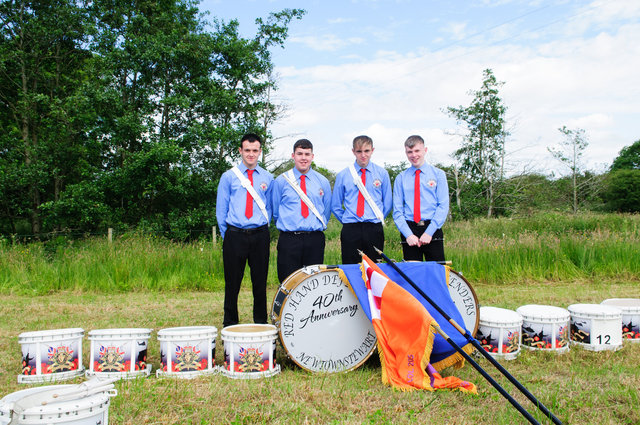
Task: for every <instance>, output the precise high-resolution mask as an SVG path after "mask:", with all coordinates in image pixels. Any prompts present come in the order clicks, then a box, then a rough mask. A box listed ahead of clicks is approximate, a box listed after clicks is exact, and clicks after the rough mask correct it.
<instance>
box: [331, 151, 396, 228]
mask: <svg viewBox="0 0 640 425" xmlns="http://www.w3.org/2000/svg"><path fill="white" fill-rule="evenodd" d="M354 165H355V167H356V170H357V171H358V176H359V177H360V176H361V174H362V172H361V171H360V168H361V167H360V166H359V165H358V163H357V161H356V162H355V163H354ZM350 167H351V166H350ZM365 170H366V183H365V185H364V186H365V188H366V189H367V191H368V192H369V194H370V195H371V198H372V199H373V201H374V202H375V204H376V205H377V206H378V208H380V211H382V215H383V217H386V216H387V215H388V214H389V213H390V212H391V207H392V206H393V203H392V192H391V180H390V179H389V173H388V172H387V170H385V169H384V168H382V167H380V166H379V165H377V164H374V163H373V162H369V165H367V167H366V168H365ZM359 194H360V190H359V189H358V186H356V184H355V183H354V181H353V176H352V175H351V171H349V168H345V169H344V170H342V171H340V172H339V173H338V176H337V177H336V183H335V184H334V185H333V195H332V197H331V211H332V212H333V215H335V216H336V218H337V219H338V220H340V222H341V223H342V224H344V223H358V222H363V221H364V222H370V223H379V222H380V220H378V217H376V215H375V213H374V212H373V210H372V209H371V206H369V203H368V202H367V201H366V199H365V201H364V214H363V216H362V217H358V214H357V213H356V212H357V211H356V210H357V207H358V195H359Z"/></svg>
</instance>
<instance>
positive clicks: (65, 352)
mask: <svg viewBox="0 0 640 425" xmlns="http://www.w3.org/2000/svg"><path fill="white" fill-rule="evenodd" d="M83 336H84V330H83V329H80V328H69V329H55V330H47V331H34V332H23V333H21V334H20V335H19V336H18V342H19V343H20V344H21V345H22V374H21V375H19V376H18V382H19V383H21V384H30V383H36V382H53V381H63V380H68V379H73V378H76V377H78V376H80V375H82V374H84V366H83V365H82V337H83Z"/></svg>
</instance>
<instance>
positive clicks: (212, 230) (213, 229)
mask: <svg viewBox="0 0 640 425" xmlns="http://www.w3.org/2000/svg"><path fill="white" fill-rule="evenodd" d="M211 242H212V243H213V247H214V248H215V247H216V243H217V241H216V226H211Z"/></svg>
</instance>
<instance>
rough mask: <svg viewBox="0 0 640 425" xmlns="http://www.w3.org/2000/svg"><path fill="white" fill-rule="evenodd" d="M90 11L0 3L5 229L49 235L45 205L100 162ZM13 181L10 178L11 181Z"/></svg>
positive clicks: (57, 4)
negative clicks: (24, 223)
mask: <svg viewBox="0 0 640 425" xmlns="http://www.w3.org/2000/svg"><path fill="white" fill-rule="evenodd" d="M86 23H87V19H86V9H85V7H84V3H83V2H82V1H72V0H56V1H47V2H40V1H27V0H5V1H3V2H2V3H0V25H1V36H0V104H2V108H0V109H1V111H0V125H1V126H2V127H1V128H2V135H1V136H0V171H2V174H3V175H4V178H2V179H0V191H1V192H0V205H1V209H2V211H3V220H2V222H3V223H0V225H4V226H3V227H4V228H5V229H6V228H7V227H10V228H12V229H13V230H15V229H16V221H19V220H20V219H22V218H28V220H29V227H30V231H31V232H32V233H34V234H39V233H40V232H41V230H42V217H41V205H42V204H43V203H45V202H47V201H55V200H57V199H59V197H60V194H61V193H62V192H63V191H64V189H65V187H66V186H67V185H68V184H72V183H75V182H78V181H80V180H82V179H83V178H84V177H85V176H86V174H87V173H88V172H90V170H91V166H92V165H93V164H96V163H97V162H98V157H97V156H96V155H95V149H94V148H95V146H93V145H92V143H91V141H90V140H89V139H88V137H87V132H86V127H87V126H88V122H90V120H91V119H92V115H93V114H92V112H91V108H90V104H89V102H88V100H87V99H86V97H84V96H83V95H82V92H81V90H80V88H81V86H82V84H83V82H84V81H85V80H86V78H87V76H86V73H85V71H84V70H85V64H86V62H87V61H88V60H89V58H90V53H89V52H88V51H87V50H86V48H85V44H86V40H87V38H86V36H87V34H86V32H85V31H86ZM8 179H10V180H8Z"/></svg>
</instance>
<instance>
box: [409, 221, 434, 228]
mask: <svg viewBox="0 0 640 425" xmlns="http://www.w3.org/2000/svg"><path fill="white" fill-rule="evenodd" d="M430 223H431V220H420V221H418V222H415V221H409V220H407V224H409V225H411V224H413V225H414V226H419V227H427V226H428V225H429V224H430Z"/></svg>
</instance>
